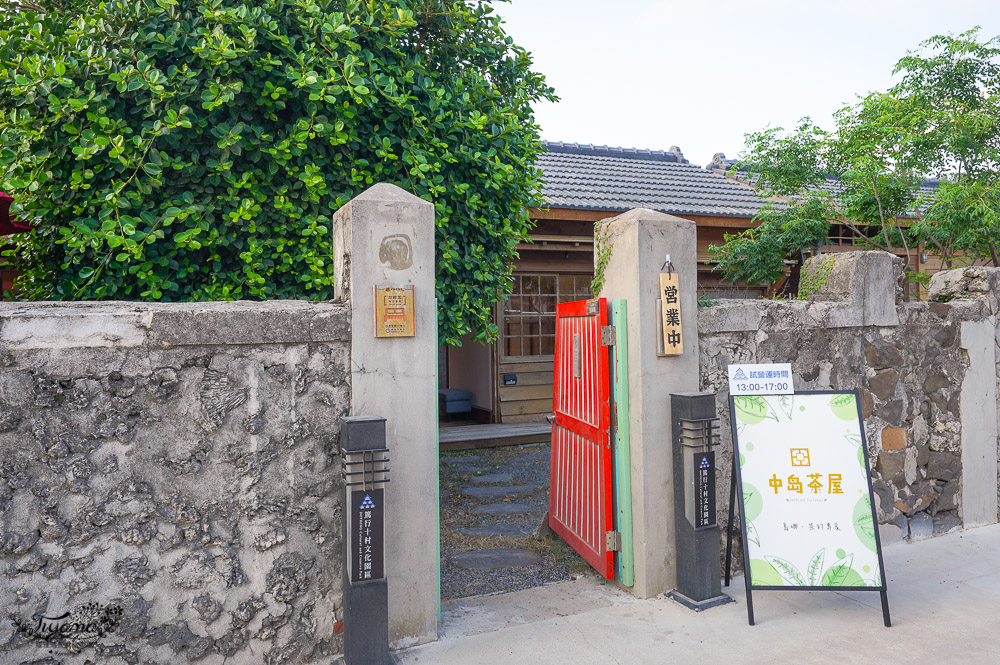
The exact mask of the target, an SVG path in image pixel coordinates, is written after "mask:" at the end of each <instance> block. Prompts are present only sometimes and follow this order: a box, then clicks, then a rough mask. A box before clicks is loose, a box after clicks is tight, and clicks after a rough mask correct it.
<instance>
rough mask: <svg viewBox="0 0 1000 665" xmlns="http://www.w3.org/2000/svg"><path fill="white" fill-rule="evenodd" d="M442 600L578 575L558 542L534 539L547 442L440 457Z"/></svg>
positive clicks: (543, 493) (544, 498)
mask: <svg viewBox="0 0 1000 665" xmlns="http://www.w3.org/2000/svg"><path fill="white" fill-rule="evenodd" d="M440 468H441V595H442V598H443V599H445V600H447V599H451V598H461V597H464V596H472V595H481V594H487V593H496V592H503V591H515V590H518V589H526V588H530V587H533V586H538V585H541V584H546V583H548V582H554V581H557V580H565V579H571V578H573V577H574V576H577V575H579V574H581V573H583V572H584V571H585V570H589V568H587V565H586V563H584V562H583V560H582V559H581V558H580V557H579V556H577V554H576V553H575V552H573V550H572V549H570V547H569V546H568V545H566V544H565V543H564V542H563V541H562V540H561V539H559V538H553V537H548V538H544V539H541V540H539V539H536V538H534V537H533V536H532V533H533V531H534V530H535V528H536V527H537V526H538V524H539V523H540V521H541V519H542V515H543V514H544V513H545V511H546V510H547V509H548V485H549V444H547V443H544V444H529V445H524V446H508V447H503V448H490V449H485V450H479V451H476V452H474V453H473V452H468V451H461V452H456V453H445V454H443V455H442V457H441V467H440Z"/></svg>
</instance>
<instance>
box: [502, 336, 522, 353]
mask: <svg viewBox="0 0 1000 665" xmlns="http://www.w3.org/2000/svg"><path fill="white" fill-rule="evenodd" d="M503 354H504V355H505V356H519V355H521V338H520V337H507V338H505V339H504V343H503Z"/></svg>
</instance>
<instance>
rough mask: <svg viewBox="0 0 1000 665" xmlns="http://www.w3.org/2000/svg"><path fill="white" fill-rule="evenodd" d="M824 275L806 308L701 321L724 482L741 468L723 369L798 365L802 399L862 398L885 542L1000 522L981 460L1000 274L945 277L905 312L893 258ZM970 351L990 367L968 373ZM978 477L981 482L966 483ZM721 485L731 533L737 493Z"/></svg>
mask: <svg viewBox="0 0 1000 665" xmlns="http://www.w3.org/2000/svg"><path fill="white" fill-rule="evenodd" d="M823 265H824V270H823V272H822V274H818V277H819V278H820V281H821V282H822V283H821V284H820V285H819V287H818V288H816V289H815V292H814V293H813V294H811V295H810V296H809V299H808V300H807V301H787V300H785V301H782V300H771V301H765V300H757V301H747V300H739V301H733V300H729V301H726V300H723V301H718V302H717V303H715V304H713V305H712V306H709V307H702V308H700V309H699V318H698V325H699V344H700V374H701V388H702V390H705V391H711V392H716V393H718V404H717V412H718V415H719V416H720V417H721V419H722V421H723V426H722V437H723V445H722V447H721V451H722V452H721V454H720V459H719V462H720V463H719V469H720V470H719V474H720V475H719V477H720V478H722V479H728V477H729V474H730V472H731V468H732V441H731V435H730V429H729V408H728V399H729V387H728V380H727V367H728V366H729V365H730V364H732V363H768V362H790V363H791V364H792V370H793V374H794V377H795V389H796V390H831V389H832V390H858V391H859V393H860V396H861V408H862V415H863V417H864V423H865V433H866V440H867V448H868V460H869V463H870V466H871V469H872V487H873V489H874V492H875V505H876V508H877V514H878V519H879V522H880V524H882V525H885V526H884V527H882V528H880V532H881V533H882V536H883V541H884V542H885V541H888V542H892V541H893V540H897V541H898V540H899V539H900V538H926V537H929V536H932V535H935V534H939V533H944V532H948V531H951V530H953V529H957V528H960V527H961V526H963V525H964V526H976V525H979V524H983V523H989V522H991V521H994V520H993V519H992V514H993V513H996V512H997V508H996V505H993V504H992V496H993V495H994V494H998V495H1000V474H998V475H996V476H991V474H992V471H981V470H980V469H979V468H978V465H979V461H978V460H986V461H987V462H988V463H989V465H990V466H991V468H992V466H997V465H998V463H997V459H998V456H997V454H996V450H997V447H998V445H1000V438H998V437H997V427H998V423H1000V405H998V404H997V393H998V388H997V386H998V385H1000V327H998V315H1000V269H987V268H969V269H962V270H953V271H947V272H942V273H939V274H937V275H935V276H934V278H933V280H932V282H931V286H930V289H929V293H930V295H931V299H932V300H933V302H919V303H902V302H899V300H900V295H901V289H900V288H899V285H900V283H901V282H900V278H901V277H902V270H901V267H902V266H901V265H900V264H899V260H896V259H893V257H892V256H891V255H888V254H885V253H882V252H851V253H844V254H838V255H831V256H829V257H825V259H824V262H823ZM963 331H967V335H966V334H965V333H963ZM994 332H995V340H996V344H995V345H994V344H993V339H992V338H993V337H994ZM966 336H967V337H968V339H965V337H966ZM984 339H985V341H984ZM970 344H971V345H972V346H970ZM973 347H976V348H975V351H974V352H975V353H976V357H977V358H985V359H986V360H987V361H988V366H987V367H980V366H972V363H971V361H970V358H971V357H972V356H971V355H970V354H971V353H972V351H970V349H972V348H973ZM963 427H964V428H965V429H964V431H963ZM970 469H971V470H973V471H975V472H976V473H974V474H972V475H974V476H975V477H974V478H971V477H966V478H964V479H963V470H964V471H965V475H966V476H969V475H970ZM963 480H964V482H963ZM718 487H719V490H718V497H717V498H718V502H717V505H718V506H719V519H720V523H725V519H726V517H727V514H728V509H729V492H728V490H729V487H728V483H727V482H720V483H719V485H718ZM963 497H965V498H966V499H969V500H971V501H972V502H973V504H974V510H973V509H970V508H968V506H963ZM970 497H971V499H970ZM963 508H966V510H963ZM984 512H988V513H989V514H988V515H986V516H985V517H984V516H983V515H984ZM970 513H974V514H975V517H973V518H971V522H970V521H969V520H970V518H969V514H970ZM890 525H892V526H890ZM892 527H895V528H892Z"/></svg>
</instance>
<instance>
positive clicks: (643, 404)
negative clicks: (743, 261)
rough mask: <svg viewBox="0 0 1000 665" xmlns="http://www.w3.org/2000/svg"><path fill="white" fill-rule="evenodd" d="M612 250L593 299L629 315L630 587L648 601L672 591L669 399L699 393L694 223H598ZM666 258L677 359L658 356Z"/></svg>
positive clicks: (644, 213)
mask: <svg viewBox="0 0 1000 665" xmlns="http://www.w3.org/2000/svg"><path fill="white" fill-rule="evenodd" d="M601 224H605V225H606V227H607V231H608V242H610V243H611V245H612V247H613V249H612V252H611V259H610V261H609V262H608V265H607V267H606V269H605V283H604V288H603V290H602V292H601V293H600V294H599V295H600V296H601V297H605V298H609V299H611V298H624V299H625V300H626V302H627V309H628V348H629V386H628V387H629V400H630V405H631V410H630V421H629V422H630V436H631V444H630V449H631V453H632V455H631V461H632V529H633V541H634V543H635V586H634V587H633V588H632V592H633V593H635V594H636V595H637V596H639V597H640V598H648V597H650V596H655V595H657V594H660V593H664V592H666V591H669V590H670V589H672V588H673V587H674V586H676V577H677V571H676V566H675V563H674V561H675V545H674V520H673V515H674V511H673V508H672V505H673V492H674V490H673V483H672V479H673V473H672V470H671V468H672V454H673V453H672V451H671V449H670V429H671V416H670V394H671V393H681V392H692V391H695V390H697V389H698V345H699V341H698V304H697V284H696V281H697V275H698V274H697V263H696V261H697V248H696V239H695V225H694V222H691V221H688V220H685V219H680V218H678V217H673V216H671V215H665V214H662V213H658V212H654V211H652V210H645V209H636V210H632V211H630V212H627V213H625V214H623V215H619V216H618V217H615V218H612V219H610V220H605V221H603V222H601ZM667 254H669V255H670V258H671V261H672V263H673V265H674V269H675V270H676V271H677V273H678V275H679V276H680V287H681V288H680V292H681V303H680V304H681V314H682V323H683V328H682V334H683V337H684V353H683V355H680V356H673V357H659V356H657V348H658V341H657V338H656V335H657V317H658V316H659V309H658V308H657V300H658V298H659V286H660V283H659V274H660V271H661V268H662V267H663V261H664V257H665V255H667Z"/></svg>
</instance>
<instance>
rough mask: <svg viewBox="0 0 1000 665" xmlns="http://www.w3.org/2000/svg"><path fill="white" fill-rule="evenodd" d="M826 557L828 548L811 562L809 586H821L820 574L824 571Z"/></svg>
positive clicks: (819, 552)
mask: <svg viewBox="0 0 1000 665" xmlns="http://www.w3.org/2000/svg"><path fill="white" fill-rule="evenodd" d="M825 557H826V548H825V547H824V548H823V549H821V550H819V551H818V552H816V554H814V555H813V557H812V558H811V559H810V560H809V568H808V570H807V575H808V576H809V586H819V583H820V573H821V572H822V570H823V559H824V558H825Z"/></svg>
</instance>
